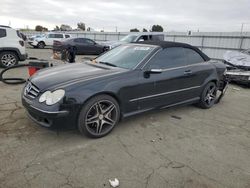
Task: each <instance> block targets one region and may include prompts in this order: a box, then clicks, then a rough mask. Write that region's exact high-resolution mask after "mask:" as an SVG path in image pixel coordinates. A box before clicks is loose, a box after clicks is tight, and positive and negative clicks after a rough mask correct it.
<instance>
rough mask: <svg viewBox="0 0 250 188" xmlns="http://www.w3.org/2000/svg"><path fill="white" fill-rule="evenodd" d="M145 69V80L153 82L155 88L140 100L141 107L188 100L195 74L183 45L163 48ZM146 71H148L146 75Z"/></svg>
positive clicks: (169, 104) (154, 106) (165, 104)
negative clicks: (189, 65)
mask: <svg viewBox="0 0 250 188" xmlns="http://www.w3.org/2000/svg"><path fill="white" fill-rule="evenodd" d="M143 71H144V82H148V83H151V84H153V90H152V91H147V92H148V94H147V95H146V96H145V97H144V98H143V99H141V100H140V102H139V105H140V107H141V108H150V107H153V108H156V107H161V106H162V107H163V106H171V105H174V104H177V103H180V102H182V101H185V100H187V91H189V90H190V89H192V87H193V84H192V79H193V77H194V76H195V75H193V74H191V73H190V72H189V67H188V66H187V57H186V55H185V52H184V50H183V48H182V47H170V48H165V49H162V50H161V51H159V52H158V53H157V54H156V55H155V56H154V57H153V58H152V59H151V60H150V61H149V62H148V63H147V65H146V66H145V67H144V70H143ZM145 73H148V75H147V76H146V77H145ZM149 81H150V82H149ZM151 86H152V85H151ZM194 89H195V88H194ZM145 92H146V91H145Z"/></svg>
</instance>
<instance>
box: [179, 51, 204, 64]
mask: <svg viewBox="0 0 250 188" xmlns="http://www.w3.org/2000/svg"><path fill="white" fill-rule="evenodd" d="M183 50H184V52H185V54H186V56H187V64H188V65H192V64H196V63H201V62H204V59H203V58H202V57H201V56H200V54H198V53H197V52H196V51H194V50H192V49H189V48H183Z"/></svg>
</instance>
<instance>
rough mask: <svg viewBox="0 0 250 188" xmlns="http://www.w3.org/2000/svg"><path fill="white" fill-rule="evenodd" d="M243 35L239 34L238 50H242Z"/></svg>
mask: <svg viewBox="0 0 250 188" xmlns="http://www.w3.org/2000/svg"><path fill="white" fill-rule="evenodd" d="M244 38H245V37H244V36H241V38H240V46H239V50H242V44H243V40H244Z"/></svg>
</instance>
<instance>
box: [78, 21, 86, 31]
mask: <svg viewBox="0 0 250 188" xmlns="http://www.w3.org/2000/svg"><path fill="white" fill-rule="evenodd" d="M77 28H79V29H81V30H83V31H85V23H83V22H79V23H77Z"/></svg>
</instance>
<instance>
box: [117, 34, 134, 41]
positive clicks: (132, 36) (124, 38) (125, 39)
mask: <svg viewBox="0 0 250 188" xmlns="http://www.w3.org/2000/svg"><path fill="white" fill-rule="evenodd" d="M136 38H137V36H136V35H127V36H125V37H123V38H122V39H121V40H120V41H122V42H135V39H136Z"/></svg>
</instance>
